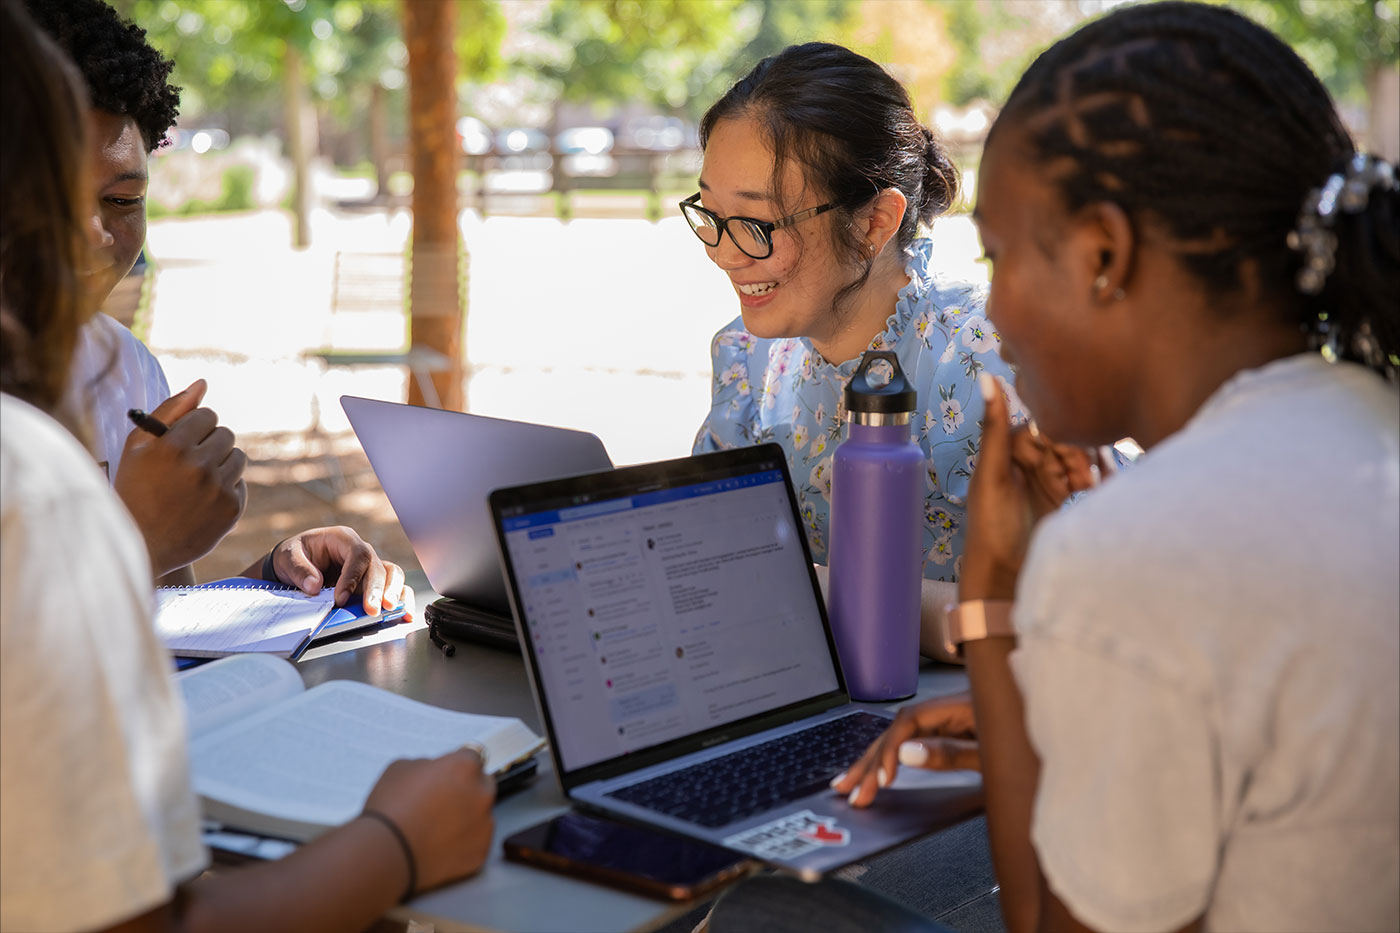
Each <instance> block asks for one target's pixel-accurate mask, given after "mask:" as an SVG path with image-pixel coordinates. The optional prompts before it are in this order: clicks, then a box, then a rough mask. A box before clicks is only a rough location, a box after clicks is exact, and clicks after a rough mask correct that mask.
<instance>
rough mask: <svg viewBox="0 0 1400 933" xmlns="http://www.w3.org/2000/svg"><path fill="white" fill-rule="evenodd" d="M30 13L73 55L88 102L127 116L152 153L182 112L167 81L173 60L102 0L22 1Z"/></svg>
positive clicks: (172, 67)
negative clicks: (81, 74) (85, 85)
mask: <svg viewBox="0 0 1400 933" xmlns="http://www.w3.org/2000/svg"><path fill="white" fill-rule="evenodd" d="M26 5H27V6H28V7H29V13H30V15H31V16H33V18H34V21H35V22H36V23H38V24H39V28H41V29H43V30H44V31H45V32H46V33H48V34H49V36H50V37H52V38H53V40H54V41H55V42H57V43H58V44H59V46H60V47H61V48H62V49H63V51H65V52H67V53H68V56H69V57H70V58H71V59H73V62H74V64H76V65H77V66H78V70H79V71H81V72H82V73H83V79H84V80H85V81H86V82H87V87H88V95H89V96H90V97H91V98H92V106H93V107H95V108H97V109H98V110H105V111H107V112H108V113H119V114H124V115H126V116H129V117H131V118H132V119H133V120H135V121H136V126H137V128H138V129H140V130H141V139H142V141H143V142H145V144H146V151H147V152H155V150H156V147H158V146H159V145H161V143H162V142H164V140H165V134H166V132H167V131H168V130H169V129H170V127H172V126H174V125H175V118H176V117H177V116H178V115H179V113H180V89H179V88H178V87H175V86H174V85H172V84H170V83H169V82H168V80H167V79H168V78H169V77H170V72H171V70H172V69H174V67H175V63H174V62H172V61H170V60H169V59H167V58H165V56H163V55H161V54H160V53H159V52H157V51H156V50H155V49H154V48H152V47H151V45H150V43H149V42H147V41H146V30H144V29H142V28H141V27H140V26H137V25H136V24H135V23H130V22H127V21H126V20H124V19H122V18H121V16H119V15H118V14H117V11H116V10H114V9H112V8H111V7H109V6H108V5H107V4H105V3H103V2H102V0H26Z"/></svg>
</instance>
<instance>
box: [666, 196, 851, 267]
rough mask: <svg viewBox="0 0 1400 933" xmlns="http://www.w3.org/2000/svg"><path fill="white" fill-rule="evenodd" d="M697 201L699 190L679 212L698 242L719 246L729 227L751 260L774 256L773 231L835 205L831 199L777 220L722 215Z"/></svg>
mask: <svg viewBox="0 0 1400 933" xmlns="http://www.w3.org/2000/svg"><path fill="white" fill-rule="evenodd" d="M699 200H700V192H698V191H697V192H695V193H694V194H692V195H691V196H690V197H688V198H686V199H685V200H684V201H682V202H681V213H682V214H684V215H685V219H686V222H687V223H689V224H690V229H692V230H694V231H695V235H696V236H698V237H699V238H700V242H701V243H704V244H705V245H706V246H718V245H719V241H720V239H721V238H723V236H724V232H725V231H726V230H728V231H729V239H731V240H733V241H734V245H735V246H737V247H739V250H740V252H742V253H743V254H744V255H745V256H748V257H749V258H750V259H767V258H768V257H769V256H771V255H773V231H774V230H781V229H783V228H784V227H791V226H792V225H794V224H800V223H802V221H804V220H808V219H810V218H812V217H816V216H817V215H818V214H825V213H826V212H827V211H829V210H831V209H832V208H834V207H837V204H836V202H834V201H833V202H831V203H829V204H823V205H821V206H820V207H809V208H807V209H806V210H805V211H798V212H797V213H796V214H789V215H788V216H786V217H783V218H780V219H778V220H754V219H753V218H752V217H721V216H719V215H718V214H716V213H715V212H714V211H711V210H706V209H705V208H703V207H701V206H700V204H699V203H698V202H699Z"/></svg>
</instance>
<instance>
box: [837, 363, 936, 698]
mask: <svg viewBox="0 0 1400 933" xmlns="http://www.w3.org/2000/svg"><path fill="white" fill-rule="evenodd" d="M872 364H873V365H872ZM882 376H887V378H884V379H882V378H881V377H882ZM917 405H918V400H917V396H916V394H915V392H914V388H913V386H912V385H910V383H909V381H908V380H907V379H905V378H904V373H903V371H901V370H900V368H899V360H898V358H896V357H895V355H894V354H893V353H891V352H889V351H884V350H867V351H866V353H865V355H864V356H863V357H862V358H861V361H860V366H859V367H857V368H856V371H855V374H854V375H853V376H851V381H850V382H849V383H848V384H847V385H846V419H847V426H848V431H849V434H848V435H847V437H846V440H845V441H843V442H842V443H841V446H839V447H838V448H836V458H835V464H834V465H833V467H832V473H831V528H830V535H831V552H830V555H831V556H830V561H831V575H830V583H829V587H828V591H827V610H828V612H829V614H830V616H831V628H832V631H833V633H834V634H835V636H836V648H837V651H838V652H839V654H840V656H841V670H842V671H843V672H844V673H845V675H846V686H847V688H848V689H849V690H850V692H851V698H852V699H855V700H899V699H904V698H906V697H911V696H913V695H914V692H915V690H916V689H917V687H918V680H919V591H920V586H921V581H922V579H923V573H922V565H923V549H922V547H921V543H920V532H921V530H922V529H921V525H922V523H923V509H922V508H921V503H922V500H923V483H924V454H923V451H922V450H920V449H919V446H918V445H917V444H915V443H914V442H913V441H912V440H911V439H910V437H909V416H910V414H911V413H912V412H913V411H914V409H915V408H916V407H917Z"/></svg>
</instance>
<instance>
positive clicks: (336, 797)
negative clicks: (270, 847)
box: [190, 680, 543, 829]
mask: <svg viewBox="0 0 1400 933" xmlns="http://www.w3.org/2000/svg"><path fill="white" fill-rule="evenodd" d="M468 743H475V744H480V745H483V746H485V747H486V749H487V755H486V768H487V770H488V771H490V772H493V773H494V772H495V771H499V770H502V769H504V768H506V767H508V766H509V765H510V764H511V763H512V762H514V761H516V760H518V759H520V758H522V757H524V756H525V755H528V754H530V753H531V752H533V751H535V750H536V749H538V748H539V747H540V746H541V745H542V744H543V742H542V740H541V739H540V738H539V736H537V735H535V734H534V733H533V732H531V731H530V729H529V728H527V727H526V726H525V724H524V723H522V722H521V721H520V720H518V719H512V718H508V717H502V716H480V715H474V714H471V713H458V712H453V711H450V710H445V709H439V708H437V707H435V706H429V705H427V704H425V703H419V702H417V701H416V700H410V699H407V698H405V697H401V696H398V695H396V694H392V693H389V692H387V691H384V690H380V689H378V688H376V687H371V686H368V685H366V684H361V683H355V682H352V681H344V680H336V681H331V682H329V683H324V684H321V685H320V686H318V687H313V688H312V689H310V690H308V691H306V692H305V693H302V694H300V695H298V696H295V697H293V698H291V699H290V700H285V701H283V702H281V703H278V704H277V705H276V706H274V707H271V708H268V709H264V710H261V711H258V712H255V713H253V714H252V715H250V716H247V717H245V718H243V719H242V720H240V721H238V722H235V723H232V724H230V725H227V726H224V727H222V728H220V729H218V730H216V731H214V732H211V733H208V734H206V735H204V736H202V737H198V738H196V739H195V740H194V741H193V742H192V743H191V747H190V760H191V770H192V772H193V775H194V785H195V790H196V791H197V792H198V793H199V794H200V795H201V796H203V797H206V798H209V799H211V800H215V801H220V802H223V803H227V804H229V805H231V806H233V807H236V808H238V809H241V810H244V811H251V812H254V813H261V814H266V815H268V816H271V817H273V818H274V819H276V820H282V821H294V822H298V823H314V824H318V825H320V826H323V827H326V826H334V825H338V824H340V823H344V822H346V821H348V820H351V819H353V818H354V817H356V816H357V815H358V814H359V812H360V811H361V810H362V809H364V805H365V800H366V799H367V798H368V797H369V792H370V790H371V788H373V786H374V783H375V781H377V780H378V779H379V776H380V775H381V774H382V773H383V772H384V769H385V767H387V766H388V765H389V763H390V762H391V761H394V760H395V759H398V758H435V757H437V756H439V755H443V754H446V753H447V752H449V751H452V750H453V749H455V748H460V747H461V746H462V745H465V744H468ZM244 828H249V829H257V828H258V827H257V826H246V827H244Z"/></svg>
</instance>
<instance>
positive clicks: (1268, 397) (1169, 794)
mask: <svg viewBox="0 0 1400 933" xmlns="http://www.w3.org/2000/svg"><path fill="white" fill-rule="evenodd" d="M1398 450H1400V404H1397V394H1396V392H1395V390H1394V389H1393V388H1390V387H1388V386H1386V384H1385V383H1384V382H1383V381H1382V380H1381V379H1379V378H1378V377H1376V376H1375V375H1373V374H1371V373H1370V372H1368V371H1367V370H1365V369H1363V368H1361V367H1359V366H1354V365H1351V364H1339V365H1335V366H1333V365H1329V364H1327V363H1326V362H1325V361H1324V360H1322V358H1321V357H1319V356H1317V355H1316V354H1308V355H1304V356H1296V357H1291V358H1288V359H1284V360H1280V361H1277V362H1274V363H1272V364H1270V365H1268V366H1265V367H1263V368H1262V369H1258V370H1254V371H1250V372H1246V373H1243V374H1240V375H1238V376H1236V377H1235V378H1234V379H1232V380H1231V381H1230V382H1229V383H1227V384H1226V385H1225V386H1223V387H1222V388H1221V389H1220V390H1219V391H1218V392H1216V393H1215V395H1213V396H1212V397H1211V398H1210V399H1209V400H1208V401H1207V402H1206V404H1205V405H1204V406H1202V408H1201V410H1200V411H1199V412H1197V413H1196V415H1195V416H1194V417H1193V418H1192V420H1191V421H1190V423H1189V424H1187V425H1186V427H1185V428H1183V429H1182V430H1181V431H1179V432H1178V433H1177V434H1175V435H1173V436H1172V437H1170V438H1168V439H1167V440H1165V441H1164V442H1162V443H1161V444H1160V445H1158V446H1157V447H1156V448H1154V449H1153V450H1152V451H1150V452H1149V453H1148V454H1146V455H1145V456H1143V457H1142V458H1141V459H1140V460H1139V461H1138V464H1137V465H1136V466H1135V467H1134V468H1133V469H1132V470H1128V471H1125V472H1124V473H1123V474H1121V475H1120V476H1118V477H1116V478H1114V479H1113V480H1111V481H1110V482H1108V483H1106V484H1105V485H1104V486H1103V487H1102V488H1101V489H1098V490H1096V491H1095V492H1093V493H1091V494H1090V495H1088V496H1085V497H1084V499H1083V501H1081V502H1079V503H1078V504H1077V505H1076V506H1075V507H1074V508H1073V509H1068V510H1065V511H1062V512H1058V513H1056V514H1055V515H1054V516H1052V517H1051V518H1049V519H1047V520H1046V522H1045V523H1044V526H1043V527H1042V528H1041V529H1039V530H1038V531H1037V533H1036V536H1035V539H1034V541H1033V543H1032V545H1031V551H1030V554H1029V556H1028V558H1027V561H1026V566H1025V570H1024V572H1023V574H1022V577H1021V582H1020V585H1019V588H1018V593H1017V603H1016V610H1015V622H1016V626H1017V630H1018V633H1019V636H1020V637H1019V642H1018V648H1017V650H1016V651H1015V652H1014V653H1013V655H1012V665H1013V669H1014V672H1015V674H1016V678H1017V681H1018V682H1019V684H1020V687H1021V691H1022V693H1023V695H1024V698H1025V710H1026V726H1027V730H1028V732H1029V735H1030V739H1031V743H1032V744H1033V746H1034V747H1035V749H1036V751H1037V752H1038V754H1039V756H1040V760H1041V772H1040V783H1039V786H1038V788H1037V792H1036V799H1035V806H1034V814H1033V817H1032V828H1031V836H1032V841H1033V843H1034V845H1035V848H1036V851H1037V854H1038V856H1039V859H1040V864H1041V867H1042V868H1043V870H1044V872H1045V876H1046V879H1047V881H1048V882H1049V885H1050V888H1051V889H1052V890H1053V891H1054V892H1055V893H1056V895H1057V896H1058V897H1059V898H1060V899H1061V900H1062V901H1063V902H1064V903H1065V905H1066V906H1067V907H1068V908H1069V909H1070V910H1071V912H1073V913H1074V914H1075V916H1077V917H1078V918H1079V919H1080V920H1081V921H1082V922H1084V923H1086V924H1088V925H1089V926H1091V927H1096V928H1099V929H1105V930H1115V931H1124V933H1128V931H1137V930H1166V929H1176V928H1177V927H1180V926H1182V925H1183V924H1185V923H1186V922H1188V921H1190V920H1192V919H1194V918H1195V917H1198V916H1200V915H1202V914H1204V915H1205V925H1206V928H1207V929H1209V930H1250V931H1258V930H1308V931H1316V930H1397V929H1400V884H1398V883H1397V880H1398V879H1400V634H1397V631H1398V630H1400V453H1398V452H1397V451H1398Z"/></svg>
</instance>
